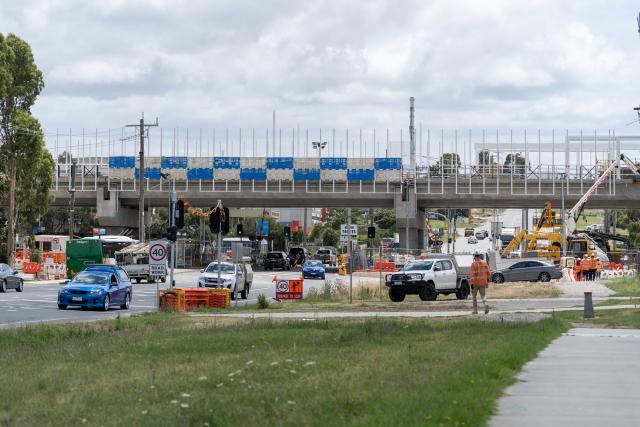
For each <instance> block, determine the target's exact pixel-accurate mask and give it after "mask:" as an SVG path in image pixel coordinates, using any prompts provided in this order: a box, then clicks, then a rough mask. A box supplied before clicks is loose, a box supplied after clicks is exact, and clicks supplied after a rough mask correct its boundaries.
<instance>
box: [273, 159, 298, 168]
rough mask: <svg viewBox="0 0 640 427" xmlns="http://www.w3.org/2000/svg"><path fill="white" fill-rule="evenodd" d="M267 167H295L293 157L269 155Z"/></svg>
mask: <svg viewBox="0 0 640 427" xmlns="http://www.w3.org/2000/svg"><path fill="white" fill-rule="evenodd" d="M267 169H293V157H269V158H267Z"/></svg>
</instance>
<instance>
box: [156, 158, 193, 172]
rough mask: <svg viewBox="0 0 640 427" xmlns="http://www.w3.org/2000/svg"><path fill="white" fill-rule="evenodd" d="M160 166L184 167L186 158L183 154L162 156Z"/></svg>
mask: <svg viewBox="0 0 640 427" xmlns="http://www.w3.org/2000/svg"><path fill="white" fill-rule="evenodd" d="M160 166H161V167H162V169H186V168H187V158H186V157H184V156H180V157H162V161H161V163H160Z"/></svg>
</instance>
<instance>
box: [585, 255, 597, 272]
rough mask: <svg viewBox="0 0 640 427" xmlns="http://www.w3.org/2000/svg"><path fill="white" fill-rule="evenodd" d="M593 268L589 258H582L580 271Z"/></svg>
mask: <svg viewBox="0 0 640 427" xmlns="http://www.w3.org/2000/svg"><path fill="white" fill-rule="evenodd" d="M594 267H595V266H594ZM594 267H592V266H591V260H590V259H589V258H584V259H583V260H582V269H583V270H591V269H592V268H594Z"/></svg>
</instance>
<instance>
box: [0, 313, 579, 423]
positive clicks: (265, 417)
mask: <svg viewBox="0 0 640 427" xmlns="http://www.w3.org/2000/svg"><path fill="white" fill-rule="evenodd" d="M194 322H195V323H194ZM207 322H209V323H207ZM211 322H215V320H211V319H207V320H200V321H197V320H194V319H189V318H186V317H182V316H178V315H170V314H164V315H146V316H140V317H134V318H128V319H118V320H115V321H108V322H103V323H99V324H90V325H65V326H38V327H31V328H27V329H15V330H5V331H1V332H0V358H1V359H2V360H3V363H4V367H3V369H2V370H1V371H0V393H2V396H3V398H2V399H0V425H10V426H33V425H60V426H74V425H104V426H122V425H135V426H138V425H143V426H144V425H148V426H206V425H209V426H213V425H251V426H253V425H289V426H299V425H317V426H327V425H345V424H350V425H353V424H356V425H381V426H387V425H403V426H406V425H447V426H450V425H465V426H479V425H484V424H485V422H486V420H487V419H488V417H489V416H490V414H491V412H492V411H493V409H494V406H495V402H496V400H497V398H498V397H499V396H500V394H501V392H502V390H503V389H504V387H505V386H507V385H508V384H510V383H511V382H512V381H513V378H514V375H515V374H516V373H517V372H518V371H519V370H520V368H521V366H522V365H523V364H524V363H525V362H526V361H528V360H530V359H532V358H533V357H535V355H536V354H537V353H538V352H539V351H540V350H542V349H543V348H544V347H545V346H546V345H547V344H548V343H549V342H550V341H551V340H552V339H554V338H555V337H557V336H558V335H559V334H560V333H562V332H563V331H565V330H566V329H567V327H568V324H567V322H565V321H562V320H560V319H559V318H555V319H547V320H543V321H541V322H539V323H536V324H514V323H497V322H489V321H481V320H472V319H467V320H448V319H443V320H428V321H425V320H401V319H398V320H391V319H387V320H370V321H344V320H336V321H317V322H297V323H287V322H267V321H265V322H257V321H253V322H249V321H248V322H241V323H238V324H229V323H228V322H225V323H218V324H216V323H211Z"/></svg>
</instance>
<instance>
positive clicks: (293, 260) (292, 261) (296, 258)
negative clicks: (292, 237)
mask: <svg viewBox="0 0 640 427" xmlns="http://www.w3.org/2000/svg"><path fill="white" fill-rule="evenodd" d="M287 258H289V265H290V266H291V267H295V266H297V265H300V266H301V265H303V264H304V262H305V261H306V260H307V259H309V251H307V250H306V249H305V248H291V249H289V255H288V256H287Z"/></svg>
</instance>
